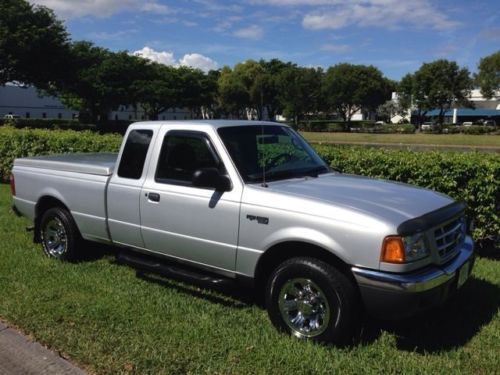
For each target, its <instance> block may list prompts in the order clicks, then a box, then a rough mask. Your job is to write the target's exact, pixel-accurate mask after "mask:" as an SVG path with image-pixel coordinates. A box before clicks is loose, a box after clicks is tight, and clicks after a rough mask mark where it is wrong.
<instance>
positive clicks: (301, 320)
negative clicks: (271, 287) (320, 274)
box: [278, 278, 331, 337]
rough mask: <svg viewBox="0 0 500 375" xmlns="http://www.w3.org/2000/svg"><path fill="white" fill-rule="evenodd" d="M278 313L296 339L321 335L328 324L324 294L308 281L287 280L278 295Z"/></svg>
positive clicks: (328, 309)
mask: <svg viewBox="0 0 500 375" xmlns="http://www.w3.org/2000/svg"><path fill="white" fill-rule="evenodd" d="M278 305H279V311H280V313H281V317H282V318H283V320H284V321H285V323H286V324H287V325H288V327H290V329H291V330H292V333H293V334H294V335H295V336H297V337H315V336H318V335H320V334H322V333H323V332H324V331H325V330H326V329H327V327H328V324H329V322H330V316H331V311H330V306H329V304H328V300H327V298H326V296H325V293H324V292H323V291H322V290H321V288H319V287H318V285H317V284H316V283H314V282H313V281H312V280H310V279H305V278H294V279H290V280H288V281H287V282H286V283H285V284H284V285H283V287H282V288H281V290H280V293H279V300H278Z"/></svg>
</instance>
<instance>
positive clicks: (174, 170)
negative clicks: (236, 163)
mask: <svg viewBox="0 0 500 375" xmlns="http://www.w3.org/2000/svg"><path fill="white" fill-rule="evenodd" d="M210 167H215V168H219V169H220V168H223V166H222V163H221V162H220V161H219V158H218V157H217V154H216V153H215V151H214V150H213V148H212V146H211V144H210V141H209V140H208V138H206V137H205V136H203V135H201V134H175V133H173V134H167V135H166V136H165V138H164V140H163V145H162V148H161V152H160V158H159V160H158V167H157V169H156V175H155V180H156V181H157V182H163V183H172V184H181V185H191V181H192V178H193V173H194V172H195V171H196V170H197V169H200V168H210Z"/></svg>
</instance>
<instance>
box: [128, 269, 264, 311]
mask: <svg viewBox="0 0 500 375" xmlns="http://www.w3.org/2000/svg"><path fill="white" fill-rule="evenodd" d="M137 277H138V278H140V279H142V280H146V281H148V282H153V283H155V284H158V285H161V286H163V287H165V288H169V289H175V290H177V291H178V292H181V293H183V294H187V295H189V296H193V297H196V298H202V299H204V300H206V301H209V302H211V303H215V304H217V305H222V306H226V307H232V308H237V309H242V308H246V307H249V306H251V305H253V304H254V303H255V301H254V299H253V298H252V293H253V292H252V290H248V291H246V290H244V289H239V288H236V287H230V286H224V285H211V284H209V283H205V284H203V283H192V284H187V285H182V284H178V283H174V282H172V280H175V281H180V282H185V280H182V279H177V278H175V277H173V276H169V277H168V279H167V278H164V277H162V276H160V275H156V274H152V273H145V272H142V271H137ZM211 292H217V293H220V294H221V295H217V294H214V293H211Z"/></svg>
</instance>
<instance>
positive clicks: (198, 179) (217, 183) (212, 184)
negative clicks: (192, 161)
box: [192, 167, 232, 191]
mask: <svg viewBox="0 0 500 375" xmlns="http://www.w3.org/2000/svg"><path fill="white" fill-rule="evenodd" d="M192 181H193V186H196V187H201V188H215V190H217V191H229V190H231V189H232V185H231V180H230V179H229V177H227V176H225V175H222V174H221V173H220V172H219V170H218V169H217V168H213V167H212V168H201V169H197V170H196V171H195V172H194V173H193V180H192Z"/></svg>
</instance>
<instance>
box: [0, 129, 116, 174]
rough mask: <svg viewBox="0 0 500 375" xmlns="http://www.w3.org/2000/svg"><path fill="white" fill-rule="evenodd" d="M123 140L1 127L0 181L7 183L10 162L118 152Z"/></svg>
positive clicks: (57, 131) (85, 134)
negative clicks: (21, 158) (36, 157)
mask: <svg viewBox="0 0 500 375" xmlns="http://www.w3.org/2000/svg"><path fill="white" fill-rule="evenodd" d="M121 139H122V137H121V136H120V135H117V134H104V135H99V134H96V133H93V132H91V131H89V130H85V131H74V130H45V129H15V128H13V127H10V126H3V127H0V179H1V180H3V181H6V180H8V178H9V175H10V170H11V168H12V162H13V161H14V159H15V158H18V157H23V156H34V155H47V154H60V153H68V152H99V151H118V150H119V148H120V144H121Z"/></svg>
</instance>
